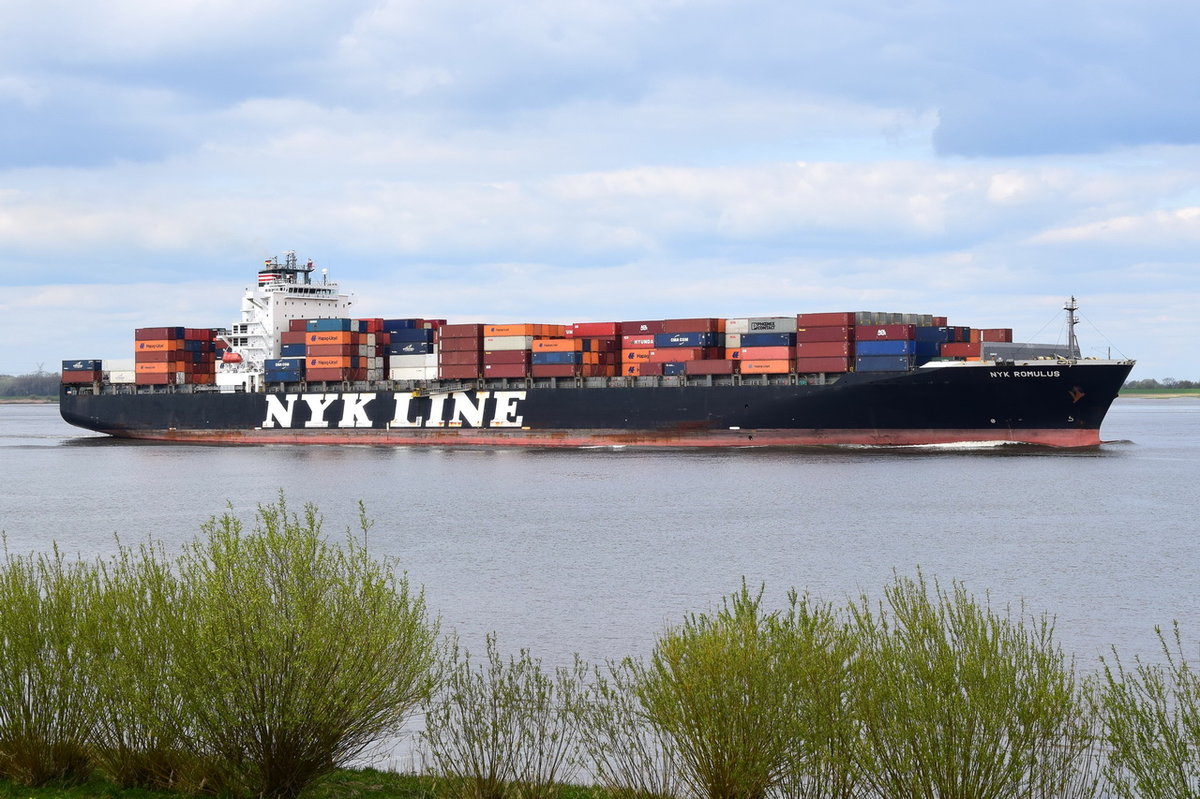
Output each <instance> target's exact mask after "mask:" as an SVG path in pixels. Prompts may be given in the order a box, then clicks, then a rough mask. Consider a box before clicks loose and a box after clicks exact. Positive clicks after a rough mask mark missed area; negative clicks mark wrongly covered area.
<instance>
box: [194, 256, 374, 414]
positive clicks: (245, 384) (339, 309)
mask: <svg viewBox="0 0 1200 799" xmlns="http://www.w3.org/2000/svg"><path fill="white" fill-rule="evenodd" d="M315 270H316V266H315V265H314V264H313V262H312V261H311V260H309V261H308V262H307V263H306V264H305V265H304V266H300V265H299V263H298V262H297V260H296V253H295V252H291V251H289V252H287V253H286V254H285V258H284V262H283V263H282V264H281V263H279V259H278V258H271V259H268V260H267V261H266V263H265V264H264V266H263V268H262V269H260V270H259V272H258V285H257V286H252V287H250V288H247V289H246V294H245V295H244V296H243V297H242V315H241V319H240V320H239V321H237V322H235V323H234V324H233V325H232V326H231V327H230V329H229V330H228V331H227V333H226V334H225V335H224V336H223V338H224V340H225V343H226V344H228V345H229V349H230V350H231V352H232V355H230V356H226V359H225V360H223V361H222V362H221V363H220V364H218V366H217V377H216V380H217V385H218V386H220V387H221V389H222V390H224V391H234V390H238V389H240V390H243V391H254V390H257V389H258V388H259V387H260V386H261V385H262V375H263V364H264V362H265V361H266V360H268V359H270V358H278V357H280V337H281V335H282V334H283V333H284V332H285V331H286V330H287V329H288V325H289V323H290V322H291V321H292V320H293V319H338V318H346V317H348V316H350V306H351V305H352V304H353V299H352V297H351V295H349V294H342V293H341V292H340V291H339V290H338V284H337V283H332V282H330V281H329V280H328V279H327V278H326V277H325V276H324V270H322V277H321V282H319V283H314V282H313V280H312V273H313V272H314V271H315Z"/></svg>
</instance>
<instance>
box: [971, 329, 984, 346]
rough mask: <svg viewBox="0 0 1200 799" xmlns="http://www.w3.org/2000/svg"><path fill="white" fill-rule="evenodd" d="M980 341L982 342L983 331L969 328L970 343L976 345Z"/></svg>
mask: <svg viewBox="0 0 1200 799" xmlns="http://www.w3.org/2000/svg"><path fill="white" fill-rule="evenodd" d="M980 341H983V331H982V330H980V329H979V328H976V327H973V328H971V343H972V344H978V343H979V342H980Z"/></svg>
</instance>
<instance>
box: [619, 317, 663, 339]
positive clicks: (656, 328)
mask: <svg viewBox="0 0 1200 799" xmlns="http://www.w3.org/2000/svg"><path fill="white" fill-rule="evenodd" d="M663 324H664V320H662V319H649V320H646V321H641V322H620V323H619V326H618V328H617V329H618V330H620V331H621V335H622V336H636V335H639V334H641V335H643V336H644V335H647V334H649V335H651V336H652V335H654V334H655V333H666V332H667V331H666V330H665V329H663Z"/></svg>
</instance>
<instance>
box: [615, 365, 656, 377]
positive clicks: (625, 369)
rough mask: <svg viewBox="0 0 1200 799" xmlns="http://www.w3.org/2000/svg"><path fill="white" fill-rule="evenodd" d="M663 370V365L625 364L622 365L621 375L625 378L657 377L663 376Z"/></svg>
mask: <svg viewBox="0 0 1200 799" xmlns="http://www.w3.org/2000/svg"><path fill="white" fill-rule="evenodd" d="M662 368H663V365H662V364H661V363H623V364H621V375H622V376H623V377H656V376H661V375H662Z"/></svg>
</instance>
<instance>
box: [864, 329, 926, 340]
mask: <svg viewBox="0 0 1200 799" xmlns="http://www.w3.org/2000/svg"><path fill="white" fill-rule="evenodd" d="M916 337H917V326H916V325H858V326H857V327H855V328H854V338H855V339H856V340H858V341H913V340H914V339H916Z"/></svg>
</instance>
